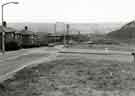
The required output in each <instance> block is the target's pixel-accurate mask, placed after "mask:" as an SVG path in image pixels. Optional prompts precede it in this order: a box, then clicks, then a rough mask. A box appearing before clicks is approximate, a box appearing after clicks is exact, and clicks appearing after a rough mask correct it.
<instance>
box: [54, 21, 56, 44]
mask: <svg viewBox="0 0 135 96" xmlns="http://www.w3.org/2000/svg"><path fill="white" fill-rule="evenodd" d="M54 36H55V42H56V41H57V37H56V36H57V34H56V23H55V24H54Z"/></svg>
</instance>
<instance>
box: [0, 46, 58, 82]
mask: <svg viewBox="0 0 135 96" xmlns="http://www.w3.org/2000/svg"><path fill="white" fill-rule="evenodd" d="M57 51H58V48H49V47H42V48H31V49H22V50H19V51H14V52H9V53H6V54H5V55H4V56H3V55H0V81H3V80H5V79H6V78H8V76H10V75H11V74H13V73H15V72H16V71H18V70H21V69H22V68H24V67H26V66H28V65H31V64H39V63H42V62H46V61H49V60H53V59H55V58H56V56H57Z"/></svg>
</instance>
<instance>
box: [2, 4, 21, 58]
mask: <svg viewBox="0 0 135 96" xmlns="http://www.w3.org/2000/svg"><path fill="white" fill-rule="evenodd" d="M8 4H19V2H7V3H4V4H2V5H1V21H2V28H3V22H4V14H3V13H4V10H3V9H4V6H6V5H8ZM2 53H3V55H4V53H5V32H4V30H2Z"/></svg>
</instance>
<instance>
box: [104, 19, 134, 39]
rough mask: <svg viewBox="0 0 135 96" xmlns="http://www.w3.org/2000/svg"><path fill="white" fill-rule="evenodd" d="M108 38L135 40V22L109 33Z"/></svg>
mask: <svg viewBox="0 0 135 96" xmlns="http://www.w3.org/2000/svg"><path fill="white" fill-rule="evenodd" d="M107 36H109V37H110V38H115V39H118V40H127V41H128V40H135V21H132V22H129V23H127V24H125V25H124V26H122V27H121V28H120V29H118V30H116V31H112V32H110V33H108V34H107Z"/></svg>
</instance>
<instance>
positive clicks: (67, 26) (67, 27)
mask: <svg viewBox="0 0 135 96" xmlns="http://www.w3.org/2000/svg"><path fill="white" fill-rule="evenodd" d="M66 29H67V30H66V31H67V32H66V33H67V34H66V36H67V42H66V43H67V44H68V43H69V24H67V25H66Z"/></svg>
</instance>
